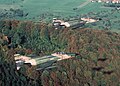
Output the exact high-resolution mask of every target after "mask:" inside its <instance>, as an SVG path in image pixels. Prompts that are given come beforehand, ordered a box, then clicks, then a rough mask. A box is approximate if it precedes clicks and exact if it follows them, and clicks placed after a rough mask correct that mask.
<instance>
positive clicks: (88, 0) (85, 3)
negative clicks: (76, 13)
mask: <svg viewBox="0 0 120 86" xmlns="http://www.w3.org/2000/svg"><path fill="white" fill-rule="evenodd" d="M90 2H91V0H87V1H86V2H84V3H83V4H81V5H79V6H78V7H77V8H78V9H80V8H82V7H84V6H86V5H88V4H89V3H90Z"/></svg>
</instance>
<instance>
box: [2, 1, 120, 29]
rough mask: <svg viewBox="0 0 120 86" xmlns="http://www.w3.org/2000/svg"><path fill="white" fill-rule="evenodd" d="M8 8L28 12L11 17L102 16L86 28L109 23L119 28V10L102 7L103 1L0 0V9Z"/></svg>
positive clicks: (29, 18)
mask: <svg viewBox="0 0 120 86" xmlns="http://www.w3.org/2000/svg"><path fill="white" fill-rule="evenodd" d="M10 8H13V9H20V10H23V12H24V13H28V15H27V16H25V17H18V16H15V17H12V19H19V20H32V21H41V20H42V21H43V20H45V21H47V20H48V21H49V20H52V18H53V17H57V18H61V19H62V18H67V19H68V18H72V17H73V18H74V17H79V16H81V17H84V16H85V17H94V18H102V20H101V21H99V22H97V23H96V25H91V24H90V25H87V27H88V28H89V27H90V28H95V29H97V28H99V29H103V28H105V26H107V25H109V24H110V25H111V27H110V28H111V29H116V30H115V31H119V30H120V28H119V26H120V23H119V21H120V15H119V13H120V10H119V11H116V10H115V8H109V7H103V3H91V2H90V1H89V0H6V1H4V0H0V10H3V9H6V10H9V9H10ZM91 13H92V14H91ZM5 18H6V17H5ZM5 18H4V19H5ZM7 18H8V17H7ZM106 19H107V20H109V21H107V20H106ZM109 22H110V23H109Z"/></svg>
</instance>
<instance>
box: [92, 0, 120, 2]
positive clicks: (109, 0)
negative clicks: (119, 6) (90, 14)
mask: <svg viewBox="0 0 120 86" xmlns="http://www.w3.org/2000/svg"><path fill="white" fill-rule="evenodd" d="M91 2H105V3H120V0H91Z"/></svg>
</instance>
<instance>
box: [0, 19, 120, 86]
mask: <svg viewBox="0 0 120 86" xmlns="http://www.w3.org/2000/svg"><path fill="white" fill-rule="evenodd" d="M0 46H1V47H0V48H1V51H0V52H1V53H0V54H1V59H0V60H1V63H2V64H0V65H2V70H3V69H6V68H8V69H10V70H4V71H5V72H2V79H0V80H4V81H3V82H0V84H1V85H3V86H4V84H5V82H7V80H8V81H9V83H11V84H13V85H14V82H12V80H11V78H12V77H14V76H15V77H16V78H14V79H15V81H16V79H18V77H19V78H20V79H22V81H20V82H19V81H18V83H22V84H23V83H25V84H27V83H29V84H31V85H32V84H33V86H34V85H35V84H36V86H39V85H40V83H42V85H43V86H80V85H81V86H118V85H120V81H119V80H120V74H119V72H120V68H119V66H120V64H119V63H120V34H119V33H116V32H110V31H109V30H94V29H90V28H84V29H79V28H78V29H75V30H72V29H71V28H65V29H58V30H56V29H54V28H53V27H52V26H51V24H47V23H43V22H41V23H33V22H31V21H26V22H23V21H18V20H14V21H9V20H6V21H0ZM57 51H62V52H63V51H64V52H72V53H77V54H78V56H77V57H76V58H73V59H68V60H64V61H59V62H57V63H55V64H54V65H57V66H58V68H56V69H51V70H44V71H36V70H35V68H36V67H34V66H33V67H28V66H25V67H23V68H21V70H20V71H16V69H15V68H13V69H12V68H11V67H10V66H8V65H9V63H10V62H11V64H12V65H11V66H13V67H15V64H14V63H15V62H14V58H13V55H14V54H15V53H19V54H22V55H29V54H37V55H40V56H43V55H48V54H50V53H53V52H57ZM5 63H8V65H7V64H5ZM0 68H1V67H0ZM14 71H15V73H14ZM8 72H9V79H8V78H7V77H6V76H7V74H8ZM4 73H5V74H6V76H4ZM11 74H15V75H11ZM23 77H24V78H23ZM6 78H7V79H6ZM27 79H28V80H29V81H28V82H26V80H27ZM31 79H32V81H34V82H32V81H31ZM16 84H17V83H16ZM20 85H21V84H20Z"/></svg>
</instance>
